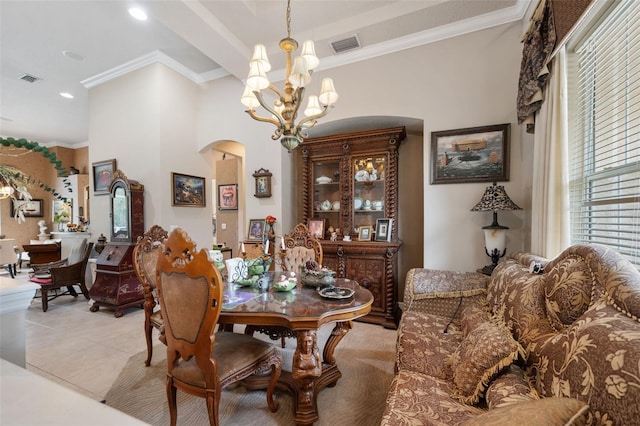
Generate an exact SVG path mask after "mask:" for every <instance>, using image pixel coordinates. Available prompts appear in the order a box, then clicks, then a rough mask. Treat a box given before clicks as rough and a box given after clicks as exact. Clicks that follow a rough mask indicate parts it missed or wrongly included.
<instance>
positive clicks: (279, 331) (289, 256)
mask: <svg viewBox="0 0 640 426" xmlns="http://www.w3.org/2000/svg"><path fill="white" fill-rule="evenodd" d="M283 238H284V246H285V249H284V250H280V253H279V256H280V261H279V264H280V268H281V269H282V270H283V271H285V272H288V271H293V272H295V273H298V272H299V271H300V266H302V265H304V264H305V263H306V262H307V261H309V260H315V261H316V262H317V263H318V264H319V265H322V245H321V244H320V241H318V239H317V238H316V237H315V236H314V235H312V234H311V232H310V231H309V228H307V225H305V224H304V223H299V224H297V225H296V226H294V228H293V230H292V231H291V232H290V233H288V234H285V235H284V236H283ZM256 331H257V332H259V333H264V334H266V335H268V336H269V337H270V338H271V339H272V340H278V339H279V340H280V345H281V346H282V347H283V348H284V347H285V346H286V345H287V343H286V338H287V337H296V334H295V333H294V332H293V331H291V330H289V329H288V328H286V327H278V326H268V327H267V326H262V327H258V326H253V325H248V326H247V327H246V328H245V334H248V335H250V336H252V335H253V333H255V332H256Z"/></svg>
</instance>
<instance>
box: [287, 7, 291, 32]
mask: <svg viewBox="0 0 640 426" xmlns="http://www.w3.org/2000/svg"><path fill="white" fill-rule="evenodd" d="M287 38H291V0H287Z"/></svg>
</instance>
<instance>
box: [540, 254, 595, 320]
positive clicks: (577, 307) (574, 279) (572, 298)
mask: <svg viewBox="0 0 640 426" xmlns="http://www.w3.org/2000/svg"><path fill="white" fill-rule="evenodd" d="M592 288H593V277H592V276H591V269H590V268H589V266H588V265H587V263H586V262H585V261H584V259H583V258H582V256H575V255H572V256H568V257H566V258H565V259H563V260H562V261H560V262H558V263H556V264H555V265H554V266H553V268H552V269H551V270H550V271H549V275H548V277H547V281H546V283H545V286H544V294H545V303H546V307H547V315H548V317H549V321H550V322H551V325H552V326H553V327H554V329H556V331H562V330H564V328H565V327H567V326H569V325H571V324H573V322H574V321H575V320H577V319H578V318H579V317H580V315H582V314H583V313H584V312H585V311H586V310H587V308H589V304H590V303H591V289H592Z"/></svg>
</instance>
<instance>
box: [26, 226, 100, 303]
mask: <svg viewBox="0 0 640 426" xmlns="http://www.w3.org/2000/svg"><path fill="white" fill-rule="evenodd" d="M92 249H93V243H87V239H86V238H83V239H82V240H81V241H80V242H79V243H77V244H76V245H75V246H74V247H73V248H72V249H71V253H70V254H69V257H68V258H66V259H64V260H60V261H57V262H50V263H42V264H39V265H33V264H32V265H31V267H32V268H33V272H31V274H30V275H31V278H30V280H31V281H32V282H34V283H36V284H40V297H41V298H42V311H43V312H47V310H48V309H49V301H51V300H53V299H55V298H57V297H60V296H64V295H70V296H73V297H78V292H77V291H76V290H75V288H74V285H77V286H78V287H80V291H81V292H82V294H83V295H84V297H85V298H86V299H87V300H89V290H88V289H87V285H86V283H85V279H86V278H85V277H86V271H87V262H88V261H89V256H90V255H91V250H92ZM63 287H66V289H67V290H66V291H64V292H62V293H60V292H59V290H61V289H62V288H63ZM50 292H52V293H51V294H50Z"/></svg>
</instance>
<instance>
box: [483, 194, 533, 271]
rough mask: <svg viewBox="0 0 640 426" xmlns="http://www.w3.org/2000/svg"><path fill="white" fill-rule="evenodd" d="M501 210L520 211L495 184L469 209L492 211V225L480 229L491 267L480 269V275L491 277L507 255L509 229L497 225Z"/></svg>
mask: <svg viewBox="0 0 640 426" xmlns="http://www.w3.org/2000/svg"><path fill="white" fill-rule="evenodd" d="M501 210H522V209H521V208H520V207H518V206H517V205H516V203H514V202H513V201H511V198H509V196H508V195H507V192H506V191H505V190H504V186H502V185H497V184H496V182H493V185H492V186H488V187H487V189H485V191H484V194H483V195H482V199H481V200H480V201H479V202H478V204H476V205H475V207H474V208H472V209H471V211H472V212H483V211H493V223H492V224H491V225H488V226H483V227H482V229H483V230H484V241H485V243H484V251H485V253H487V256H489V257H490V258H491V265H487V266H485V267H484V268H482V273H483V274H486V275H491V273H492V272H493V269H494V268H495V267H496V265H497V264H498V260H500V258H501V257H502V256H504V255H505V254H506V253H507V229H509V228H508V227H506V226H502V225H500V224H498V211H501Z"/></svg>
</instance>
